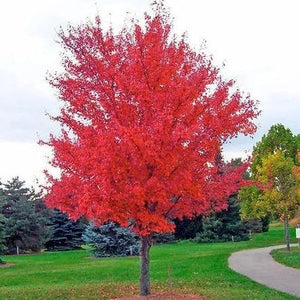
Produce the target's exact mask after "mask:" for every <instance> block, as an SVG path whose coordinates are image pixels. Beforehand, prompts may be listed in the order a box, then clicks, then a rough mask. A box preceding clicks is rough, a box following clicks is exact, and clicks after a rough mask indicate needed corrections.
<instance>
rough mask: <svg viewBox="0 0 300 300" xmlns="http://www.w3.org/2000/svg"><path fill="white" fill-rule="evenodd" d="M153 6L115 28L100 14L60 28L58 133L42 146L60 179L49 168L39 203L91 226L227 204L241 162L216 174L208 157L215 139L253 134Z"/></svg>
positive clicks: (249, 120)
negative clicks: (48, 150) (49, 151)
mask: <svg viewBox="0 0 300 300" xmlns="http://www.w3.org/2000/svg"><path fill="white" fill-rule="evenodd" d="M155 7H156V8H154V14H153V16H152V15H148V14H146V15H145V23H144V25H141V24H139V22H138V21H136V20H133V21H132V23H131V24H130V26H124V28H123V29H122V30H121V32H120V33H117V34H115V33H114V32H113V29H112V28H110V29H109V30H108V31H104V30H103V26H102V24H101V20H100V17H97V18H96V19H95V21H94V22H89V23H87V24H84V25H81V26H77V27H76V26H69V27H68V28H67V29H66V30H61V31H60V33H59V37H60V41H61V44H62V47H63V49H64V54H63V60H62V65H63V68H64V71H63V72H62V73H61V74H55V75H53V77H52V78H51V79H50V84H51V85H52V86H53V87H55V88H56V89H57V91H58V94H59V98H60V100H61V102H62V108H61V111H60V114H59V116H57V117H56V118H54V119H56V120H57V121H58V122H60V124H61V128H62V131H61V135H60V136H54V135H51V136H50V139H49V141H48V142H47V144H48V145H49V146H51V147H52V149H53V150H54V159H53V160H52V165H53V166H54V167H57V168H59V169H60V170H61V177H60V178H58V179H57V178H53V177H51V176H50V175H49V174H48V179H49V186H48V187H47V197H46V202H47V204H48V205H49V206H50V207H53V208H54V207H56V208H59V209H60V210H62V211H63V212H66V213H67V214H68V215H69V216H71V217H72V218H75V219H76V218H79V217H80V216H82V215H84V216H85V217H86V218H87V219H90V220H93V221H94V222H95V223H96V224H102V223H104V222H105V221H113V222H116V223H119V224H121V225H122V226H127V225H128V224H129V220H131V221H133V222H134V223H133V230H134V231H135V232H136V233H138V234H140V235H148V234H150V233H152V232H157V233H160V232H166V231H172V230H173V229H174V224H173V222H171V221H170V219H172V218H175V217H178V218H182V217H184V216H186V217H188V218H190V217H192V216H194V215H195V214H196V215H197V214H198V215H199V214H201V213H204V212H207V211H211V210H212V209H213V210H221V209H223V208H225V207H226V201H225V200H226V199H227V198H228V196H229V195H230V194H232V193H233V192H235V191H236V190H237V189H238V187H239V186H240V184H241V180H240V175H241V173H242V171H243V170H244V168H242V169H243V170H241V169H240V168H238V169H236V170H234V171H233V170H230V168H226V170H225V169H224V170H223V172H218V166H217V164H216V158H217V156H218V154H219V152H220V149H221V146H222V143H223V142H225V141H226V140H228V139H230V138H232V137H235V136H236V135H237V134H239V133H242V134H245V135H248V134H252V133H254V132H255V130H256V126H255V125H254V123H253V120H254V119H255V118H256V116H257V115H258V111H257V109H256V103H255V102H254V101H253V100H252V99H251V98H250V97H249V96H244V95H243V94H242V93H241V92H240V91H239V90H238V89H236V88H235V87H234V82H233V81H232V80H229V81H227V80H223V79H222V78H221V76H220V74H219V69H218V68H216V67H214V66H213V64H212V61H211V58H210V57H207V56H206V55H204V54H202V53H198V52H196V51H194V50H193V49H191V48H190V46H189V45H188V44H187V42H186V40H185V38H181V39H177V38H176V37H174V36H172V34H171V28H172V25H171V23H170V18H169V16H168V13H167V12H166V11H164V9H163V8H162V7H161V5H157V6H155Z"/></svg>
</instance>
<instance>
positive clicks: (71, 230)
mask: <svg viewBox="0 0 300 300" xmlns="http://www.w3.org/2000/svg"><path fill="white" fill-rule="evenodd" d="M50 226H51V236H50V239H49V240H48V241H47V243H46V244H45V246H46V248H47V250H58V251H66V250H72V249H79V248H80V247H81V245H82V244H83V239H82V234H83V232H84V230H85V229H84V227H85V225H84V223H83V222H82V221H80V220H79V221H72V220H70V219H69V218H68V216H67V215H66V214H64V213H62V212H60V211H58V210H53V211H52V214H51V218H50Z"/></svg>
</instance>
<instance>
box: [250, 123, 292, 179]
mask: <svg viewBox="0 0 300 300" xmlns="http://www.w3.org/2000/svg"><path fill="white" fill-rule="evenodd" d="M277 151H281V152H282V153H283V154H284V156H285V157H289V158H291V159H293V161H294V162H295V159H296V153H297V137H296V136H294V135H293V133H292V132H291V130H290V129H289V128H285V127H284V126H283V125H282V124H275V125H272V126H271V128H270V129H269V131H268V133H267V134H266V135H264V136H263V137H262V139H261V141H259V142H258V143H257V144H256V145H255V147H254V148H253V162H252V165H251V172H252V174H253V175H254V176H255V175H256V173H257V168H258V167H260V166H261V165H262V159H263V158H264V157H266V156H268V155H269V154H274V153H275V152H277Z"/></svg>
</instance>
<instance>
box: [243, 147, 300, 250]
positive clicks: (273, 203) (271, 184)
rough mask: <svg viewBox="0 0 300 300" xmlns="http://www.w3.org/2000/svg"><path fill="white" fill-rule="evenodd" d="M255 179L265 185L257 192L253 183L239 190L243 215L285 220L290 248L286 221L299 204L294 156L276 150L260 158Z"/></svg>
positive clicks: (299, 190) (288, 245)
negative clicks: (267, 216) (274, 217)
mask: <svg viewBox="0 0 300 300" xmlns="http://www.w3.org/2000/svg"><path fill="white" fill-rule="evenodd" d="M254 179H255V180H257V181H258V182H260V183H261V184H262V186H264V188H263V191H262V192H259V189H258V188H257V187H254V186H253V187H251V188H247V189H244V190H242V191H241V192H240V195H239V198H240V199H241V200H242V202H243V205H242V215H247V216H249V215H252V216H258V217H263V216H265V215H268V214H271V215H278V216H279V217H280V218H281V219H282V220H283V221H284V229H285V239H286V245H287V249H288V250H290V238H289V231H288V224H289V223H288V222H289V219H290V218H291V217H293V216H294V214H295V212H296V211H297V210H298V208H299V204H300V197H299V196H300V189H299V179H300V170H299V167H297V166H296V165H295V160H293V159H292V158H290V157H286V156H285V155H284V153H283V152H282V151H279V150H278V151H276V152H274V153H272V154H269V155H266V156H265V157H262V158H261V165H258V166H257V167H256V174H255V178H254Z"/></svg>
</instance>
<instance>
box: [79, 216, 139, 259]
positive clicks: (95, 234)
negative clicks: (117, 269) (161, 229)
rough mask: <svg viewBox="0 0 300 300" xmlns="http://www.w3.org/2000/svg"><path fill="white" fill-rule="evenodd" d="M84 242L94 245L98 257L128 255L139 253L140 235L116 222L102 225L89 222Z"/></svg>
mask: <svg viewBox="0 0 300 300" xmlns="http://www.w3.org/2000/svg"><path fill="white" fill-rule="evenodd" d="M83 240H84V242H85V243H86V244H87V245H89V246H90V247H92V250H91V251H92V253H93V255H94V256H96V257H109V256H128V255H137V254H138V253H139V246H140V243H139V240H138V237H137V236H136V235H135V234H134V233H133V232H131V231H130V228H128V227H127V228H123V227H120V226H119V225H117V224H116V223H113V222H110V223H106V224H104V225H102V226H100V227H96V226H93V225H92V224H89V225H88V226H87V227H86V229H85V232H84V233H83Z"/></svg>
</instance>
